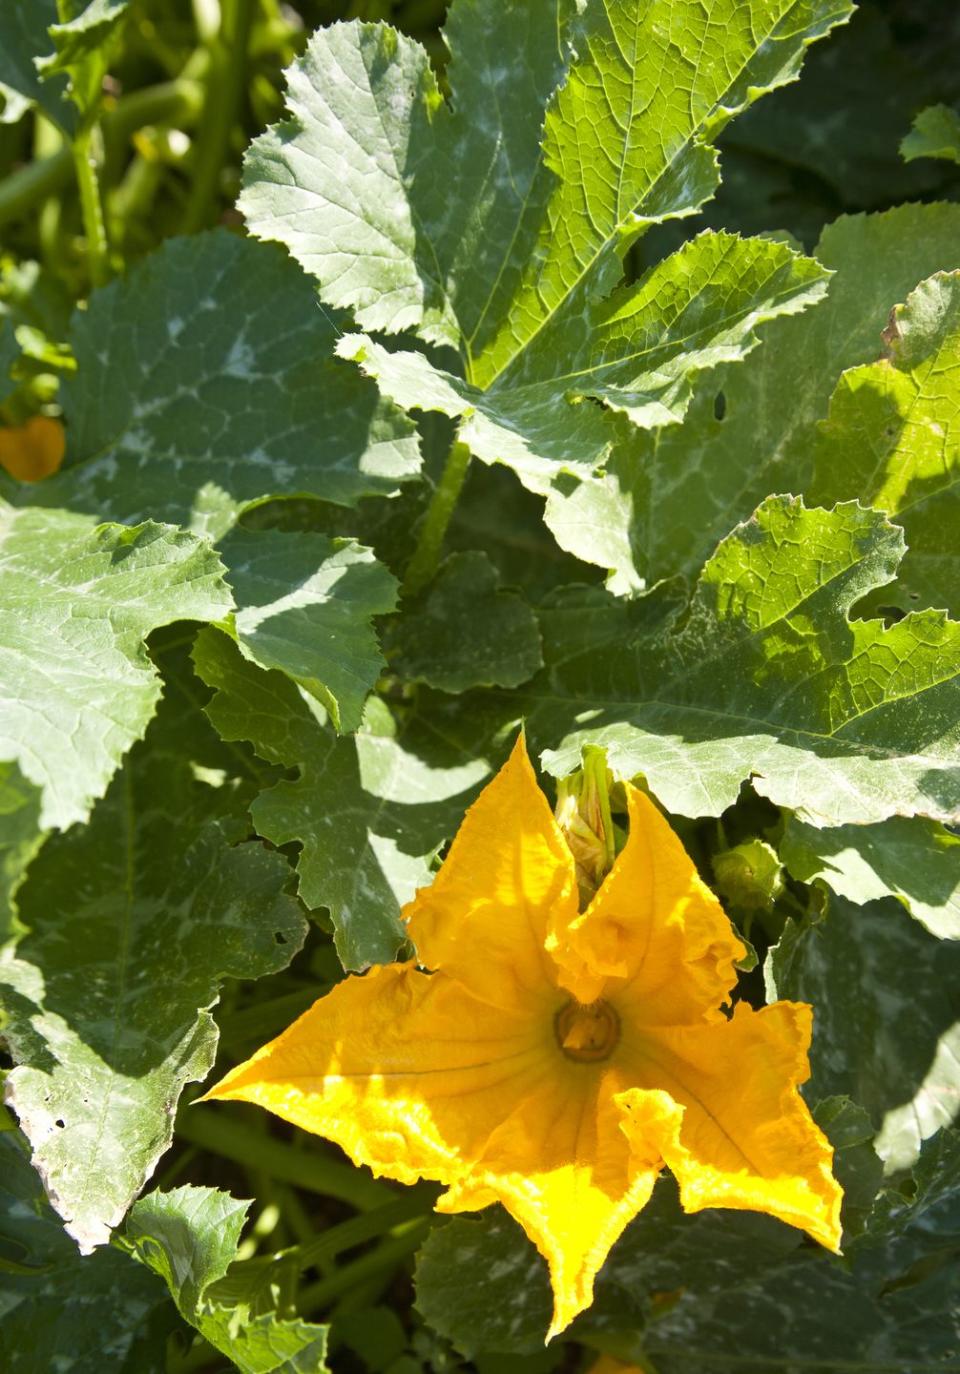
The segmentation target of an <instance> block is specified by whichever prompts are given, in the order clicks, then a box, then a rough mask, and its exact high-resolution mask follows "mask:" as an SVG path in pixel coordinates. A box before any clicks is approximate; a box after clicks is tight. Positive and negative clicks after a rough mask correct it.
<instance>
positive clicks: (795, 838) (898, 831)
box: [780, 816, 960, 940]
mask: <svg viewBox="0 0 960 1374" xmlns="http://www.w3.org/2000/svg"><path fill="white" fill-rule="evenodd" d="M780 855H781V858H782V859H783V862H784V863H785V864H786V866H787V868H788V869H789V870H790V872H791V874H792V875H793V877H794V878H798V879H799V880H800V881H801V882H803V883H810V882H817V881H819V882H822V883H825V884H826V885H827V887H829V888H831V889H832V890H833V891H834V892H836V893H838V894H839V896H841V897H846V898H847V900H848V901H851V902H860V903H863V902H872V901H876V900H878V899H879V898H882V897H889V896H893V897H896V898H897V899H898V900H899V901H901V902H902V903H903V905H904V906H905V907H906V909H907V910H908V911H909V912H910V914H911V916H914V917H915V918H916V919H917V920H918V921H919V922H920V923H921V925H924V926H926V928H927V930H929V931H930V933H931V934H932V935H936V936H939V937H940V939H944V940H960V837H958V836H956V835H953V834H951V833H950V831H949V830H945V829H944V828H943V826H942V825H938V824H937V822H936V821H928V820H923V819H921V818H919V817H913V818H907V817H904V816H892V817H891V818H890V820H888V821H881V822H880V824H879V825H845V826H841V827H840V828H839V829H827V830H819V829H817V828H816V827H815V826H812V825H805V824H804V823H803V821H801V820H798V819H797V818H796V817H795V816H793V817H791V818H790V819H789V820H788V821H787V826H786V830H785V832H784V837H783V840H782V841H781V844H780Z"/></svg>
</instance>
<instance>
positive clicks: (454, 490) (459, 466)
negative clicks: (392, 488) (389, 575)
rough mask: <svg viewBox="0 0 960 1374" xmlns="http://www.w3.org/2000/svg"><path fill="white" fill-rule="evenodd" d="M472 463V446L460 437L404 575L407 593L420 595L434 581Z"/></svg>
mask: <svg viewBox="0 0 960 1374" xmlns="http://www.w3.org/2000/svg"><path fill="white" fill-rule="evenodd" d="M469 466H470V450H469V449H468V448H467V446H466V444H461V443H460V442H459V440H458V441H456V442H455V443H454V444H453V445H452V446H451V448H450V452H449V453H448V454H447V461H446V463H445V464H444V468H443V472H442V473H441V475H440V481H439V482H438V483H437V485H436V488H435V490H434V493H433V495H432V496H431V498H430V504H429V506H428V507H427V513H426V515H425V516H424V519H423V524H422V525H421V526H420V535H419V538H418V539H417V547H416V548H415V549H414V551H413V557H412V558H411V559H410V562H409V564H408V565H407V571H406V575H405V576H404V579H403V588H402V592H403V595H404V596H416V594H417V592H421V591H423V589H424V587H426V586H427V585H428V583H430V582H432V581H433V578H434V575H435V574H436V571H437V567H438V565H439V563H440V552H441V550H442V548H443V541H444V537H445V535H446V533H447V527H448V526H449V524H450V519H451V517H452V515H453V512H454V510H455V509H456V505H457V500H458V498H459V496H460V492H461V491H462V490H463V483H464V481H465V479H466V476H467V468H468V467H469Z"/></svg>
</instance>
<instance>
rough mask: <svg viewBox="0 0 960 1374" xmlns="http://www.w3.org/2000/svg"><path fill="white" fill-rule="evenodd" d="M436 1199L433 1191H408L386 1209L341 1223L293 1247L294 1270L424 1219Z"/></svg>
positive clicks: (311, 1265)
mask: <svg viewBox="0 0 960 1374" xmlns="http://www.w3.org/2000/svg"><path fill="white" fill-rule="evenodd" d="M435 1198H436V1190H435V1189H430V1190H429V1192H427V1190H425V1189H422V1188H408V1189H406V1190H405V1191H404V1192H402V1193H399V1194H397V1195H396V1196H395V1197H394V1199H393V1201H392V1202H388V1203H387V1204H386V1205H385V1206H383V1207H377V1208H376V1209H375V1210H374V1211H372V1212H364V1213H363V1215H362V1216H358V1217H351V1218H350V1220H349V1221H341V1222H340V1223H339V1224H338V1225H336V1226H331V1227H330V1228H329V1229H328V1230H326V1231H324V1232H323V1234H322V1235H319V1236H317V1238H316V1239H315V1240H311V1241H308V1242H307V1244H306V1245H299V1246H295V1247H294V1249H293V1250H292V1251H291V1254H295V1255H296V1257H297V1266H298V1268H299V1269H300V1271H301V1273H302V1272H303V1270H304V1269H311V1268H313V1267H314V1266H315V1265H318V1264H320V1263H322V1262H323V1261H324V1260H327V1259H334V1258H335V1257H336V1256H337V1255H339V1254H341V1253H342V1251H344V1250H352V1249H353V1247H354V1246H355V1245H362V1244H363V1243H364V1241H367V1240H373V1239H374V1237H375V1236H382V1235H385V1234H386V1232H387V1231H392V1230H393V1228H394V1227H395V1226H399V1225H401V1224H402V1223H403V1222H409V1221H413V1220H416V1219H417V1218H419V1217H424V1211H425V1209H426V1210H427V1211H429V1210H430V1208H432V1206H433V1202H434V1200H435Z"/></svg>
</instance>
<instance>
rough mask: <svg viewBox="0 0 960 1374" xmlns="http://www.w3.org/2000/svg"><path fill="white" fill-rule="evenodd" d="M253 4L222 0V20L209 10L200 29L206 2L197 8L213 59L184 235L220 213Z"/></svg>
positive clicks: (250, 0)
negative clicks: (223, 177)
mask: <svg viewBox="0 0 960 1374" xmlns="http://www.w3.org/2000/svg"><path fill="white" fill-rule="evenodd" d="M254 9H255V5H254V0H221V2H220V6H219V19H218V22H215V16H214V15H205V16H204V18H203V27H202V28H201V24H200V22H199V21H200V18H201V15H202V14H203V7H202V6H201V7H199V8H198V10H197V14H198V28H201V37H202V38H203V39H204V41H205V42H206V43H207V46H208V50H209V57H210V62H209V66H208V68H207V75H206V83H205V84H206V94H205V97H204V103H203V122H202V124H201V126H200V136H199V138H198V140H197V146H196V164H195V171H194V178H193V185H192V186H191V188H190V197H189V199H188V201H187V207H186V211H185V213H184V219H183V226H182V232H183V233H185V234H195V233H197V232H198V231H199V230H200V229H205V228H206V227H207V225H208V224H211V223H212V222H213V221H214V220H216V218H217V211H218V203H217V202H218V199H219V194H220V175H221V172H222V171H223V166H224V163H225V162H226V161H227V158H228V155H229V150H230V135H231V133H232V131H233V126H234V123H235V122H236V119H237V116H238V114H239V112H240V106H241V101H242V99H243V92H244V88H245V85H246V75H247V49H248V47H249V44H250V29H251V26H252V24H253V17H254Z"/></svg>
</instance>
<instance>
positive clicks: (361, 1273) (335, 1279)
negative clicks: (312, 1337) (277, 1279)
mask: <svg viewBox="0 0 960 1374" xmlns="http://www.w3.org/2000/svg"><path fill="white" fill-rule="evenodd" d="M429 1229H430V1221H429V1218H427V1217H424V1218H423V1220H422V1221H412V1222H410V1223H409V1224H408V1225H407V1226H406V1227H404V1229H403V1231H401V1232H400V1234H399V1235H396V1236H391V1238H390V1239H389V1240H385V1241H384V1242H383V1244H382V1245H378V1246H377V1248H376V1249H375V1250H371V1251H370V1253H369V1254H368V1255H361V1257H360V1259H357V1260H354V1261H353V1263H352V1264H347V1265H344V1267H343V1268H342V1269H338V1270H337V1272H336V1273H335V1274H331V1275H330V1277H329V1278H326V1279H320V1280H319V1281H318V1282H317V1283H314V1284H311V1285H310V1287H309V1288H305V1289H304V1290H303V1293H302V1294H301V1297H300V1310H301V1311H302V1312H307V1313H309V1312H313V1311H315V1310H316V1309H317V1308H320V1307H328V1306H329V1305H330V1303H332V1302H334V1301H335V1300H336V1299H337V1298H339V1297H340V1295H341V1293H346V1292H347V1291H348V1290H349V1289H351V1288H353V1287H355V1286H356V1285H357V1284H358V1283H364V1282H366V1280H367V1279H369V1278H371V1277H372V1276H373V1275H374V1274H379V1273H381V1272H382V1271H383V1270H384V1269H392V1268H393V1267H394V1266H395V1265H396V1264H399V1262H400V1261H401V1260H402V1259H405V1258H406V1257H407V1255H409V1254H410V1252H411V1251H412V1250H416V1248H417V1246H418V1245H419V1244H420V1242H421V1241H422V1240H423V1239H424V1238H425V1236H426V1234H427V1232H428V1231H429Z"/></svg>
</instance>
